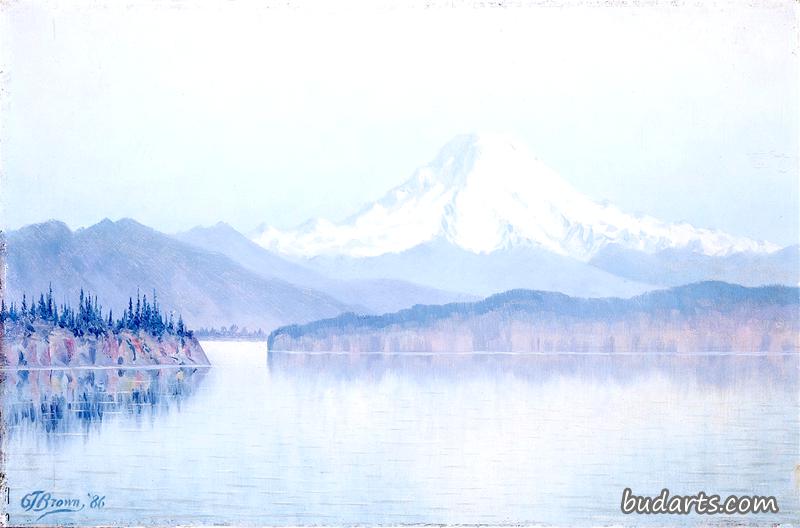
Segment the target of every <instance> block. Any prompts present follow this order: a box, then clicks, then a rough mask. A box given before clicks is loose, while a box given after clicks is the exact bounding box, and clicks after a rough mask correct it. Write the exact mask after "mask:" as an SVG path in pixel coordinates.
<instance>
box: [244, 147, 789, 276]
mask: <svg viewBox="0 0 800 528" xmlns="http://www.w3.org/2000/svg"><path fill="white" fill-rule="evenodd" d="M254 240H255V241H256V242H257V243H259V244H260V245H262V246H263V247H265V248H267V249H270V250H274V251H277V252H279V253H282V254H285V255H294V256H299V257H314V256H319V255H325V256H335V255H340V256H348V257H375V256H379V255H383V254H387V253H399V252H403V251H406V250H408V249H411V248H413V247H416V246H419V245H420V244H424V243H427V242H431V241H434V240H441V241H446V242H448V243H450V244H452V245H454V246H456V247H458V248H461V249H463V250H466V251H469V252H472V253H476V254H488V253H492V252H495V251H498V250H503V249H510V248H514V247H531V248H538V249H543V250H546V251H549V252H552V253H555V254H557V255H562V256H566V257H571V258H574V259H578V260H580V261H584V262H587V261H589V260H590V259H591V258H592V257H593V256H594V255H596V254H597V253H598V252H599V251H600V250H601V249H603V248H604V247H606V246H609V245H614V246H615V247H619V248H624V249H629V250H635V251H641V252H644V253H650V254H652V253H656V252H659V251H663V250H666V249H690V250H692V251H693V252H697V253H700V254H704V255H708V256H725V255H730V254H734V253H740V252H755V253H771V252H773V251H777V250H779V249H780V247H779V246H777V245H774V244H771V243H768V242H764V241H756V240H752V239H748V238H744V237H737V236H733V235H730V234H728V233H724V232H721V231H716V230H710V229H701V228H696V227H693V226H692V225H690V224H687V223H667V222H663V221H660V220H658V219H656V218H653V217H650V216H638V215H637V216H634V215H630V214H626V213H624V212H622V211H621V210H619V209H618V208H617V207H615V206H613V205H609V204H605V203H598V202H596V201H594V200H592V199H590V198H589V197H587V196H585V195H583V194H581V193H580V192H578V191H577V190H576V189H574V188H573V187H572V186H571V185H570V184H569V183H568V182H566V181H565V180H564V179H563V178H562V177H561V176H560V175H559V174H558V173H557V172H555V171H554V170H553V169H551V168H549V167H548V166H546V165H545V164H544V163H543V162H542V161H540V160H539V159H538V158H537V157H535V156H534V155H533V154H531V153H530V152H529V151H528V149H527V148H526V147H525V146H524V145H522V144H521V143H519V142H518V141H515V140H514V139H512V138H509V137H506V136H502V135H476V134H471V135H463V136H457V137H456V138H454V139H453V140H451V141H450V142H449V143H448V144H447V145H445V146H444V147H443V148H442V149H441V151H440V152H439V154H438V155H437V157H436V159H434V160H433V161H432V162H431V163H429V164H428V165H425V166H423V167H421V168H419V169H417V170H416V172H415V173H414V175H413V176H412V177H411V178H410V179H409V180H408V181H406V182H405V183H403V184H402V185H400V186H399V187H396V188H394V189H392V190H391V191H389V192H388V193H387V194H386V195H385V196H384V197H383V198H381V199H380V200H378V201H377V202H374V203H372V204H370V205H368V206H366V207H364V208H363V209H362V210H361V211H359V212H358V213H356V214H355V215H353V216H351V217H349V218H347V219H346V220H344V221H343V222H341V223H333V222H330V221H328V220H324V219H319V220H315V221H311V222H307V223H306V224H304V225H303V226H300V227H299V228H297V229H295V230H289V231H281V230H278V229H275V228H272V227H268V228H265V229H263V230H261V231H260V232H258V233H256V235H255V237H254Z"/></svg>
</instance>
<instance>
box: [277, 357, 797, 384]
mask: <svg viewBox="0 0 800 528" xmlns="http://www.w3.org/2000/svg"><path fill="white" fill-rule="evenodd" d="M267 363H268V367H269V370H270V372H271V373H272V374H273V375H279V376H289V377H303V378H304V379H305V380H308V379H314V378H328V379H330V378H335V379H340V380H352V381H359V380H360V381H362V382H377V381H380V380H381V379H383V378H384V377H386V376H401V377H404V378H409V379H412V380H415V381H416V382H419V383H429V382H431V381H447V380H451V381H463V380H464V379H476V378H480V379H498V378H501V379H502V378H506V377H509V376H513V377H514V378H517V379H520V380H524V381H526V382H528V383H544V382H547V381H549V380H554V379H563V378H574V379H578V380H580V381H582V382H593V383H594V382H596V383H614V384H626V383H635V382H636V381H638V380H641V379H643V378H652V377H654V376H658V377H662V378H666V379H671V380H680V381H681V383H684V384H692V385H694V386H706V387H708V388H725V387H732V386H743V385H748V384H752V383H756V384H759V385H760V384H765V382H766V381H767V380H768V382H769V383H768V385H769V386H770V387H771V388H781V387H783V388H785V389H788V390H795V389H796V387H797V383H798V378H799V374H800V356H798V355H797V354H775V355H731V354H711V355H708V354H695V355H674V354H631V355H626V354H498V353H474V354H460V353H452V354H441V353H440V354H381V353H377V354H342V353H295V352H271V353H270V354H269V356H268V359H267Z"/></svg>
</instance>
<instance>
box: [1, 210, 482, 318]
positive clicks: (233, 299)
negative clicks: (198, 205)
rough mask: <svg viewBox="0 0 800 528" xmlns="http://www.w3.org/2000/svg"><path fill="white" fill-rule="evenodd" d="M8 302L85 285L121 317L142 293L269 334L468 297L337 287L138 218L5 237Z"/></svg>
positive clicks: (212, 231)
mask: <svg viewBox="0 0 800 528" xmlns="http://www.w3.org/2000/svg"><path fill="white" fill-rule="evenodd" d="M6 266H7V276H6V285H5V292H4V295H5V297H6V298H7V299H9V300H14V299H16V300H20V299H21V298H22V295H23V294H27V295H28V296H29V298H30V296H31V295H38V293H39V292H43V291H47V288H48V286H49V284H50V283H52V286H53V289H54V290H55V292H56V295H57V296H59V297H58V298H59V299H61V298H64V299H75V298H77V296H78V292H79V291H80V289H81V288H83V289H85V290H87V291H91V292H92V293H95V294H98V295H99V296H100V297H101V298H102V299H105V301H104V302H106V303H109V305H107V306H106V308H113V309H115V310H119V312H121V311H122V309H123V307H125V306H126V305H127V302H128V298H129V297H130V296H133V297H134V299H135V297H136V293H137V290H139V291H140V292H141V293H142V294H144V295H148V296H151V295H152V291H153V290H156V291H157V294H158V296H159V300H160V302H161V305H162V306H163V307H165V308H167V309H172V310H175V311H176V312H180V313H181V314H182V315H183V317H184V319H185V320H186V321H187V323H188V324H189V325H190V326H191V327H195V328H196V327H200V326H205V327H220V326H223V325H224V326H230V325H231V324H236V325H238V326H239V327H240V328H241V327H249V328H250V329H256V328H263V329H264V330H266V331H269V330H271V329H273V328H275V327H277V326H280V325H283V324H288V323H292V322H300V321H310V320H314V319H319V318H321V317H330V316H334V315H337V314H339V313H342V312H345V311H356V312H360V313H384V312H387V311H393V310H398V309H400V308H403V307H407V306H411V305H413V304H417V303H421V302H422V303H442V302H452V301H457V300H469V299H472V297H470V296H468V295H463V294H451V293H448V292H444V291H441V290H436V289H432V288H426V287H421V286H418V285H415V284H410V283H406V282H402V281H392V280H374V281H369V280H365V281H349V282H346V281H337V280H333V279H328V278H326V277H324V276H322V275H320V274H318V273H315V272H313V271H310V270H307V269H304V268H303V267H302V266H299V265H297V264H294V263H292V262H289V261H287V260H285V259H283V258H281V257H279V256H277V255H274V254H271V253H270V252H268V251H266V250H264V249H263V248H261V247H259V246H258V245H256V244H254V243H253V242H251V241H250V240H248V239H247V238H246V237H244V236H243V235H241V234H240V233H238V232H237V231H235V230H233V229H232V228H230V227H229V226H227V225H224V224H218V225H217V226H215V227H212V228H197V229H193V230H191V231H189V232H187V233H182V234H179V235H176V236H170V235H166V234H163V233H159V232H158V231H155V230H154V229H151V228H149V227H146V226H144V225H142V224H139V223H138V222H136V221H134V220H130V219H122V220H119V221H116V222H112V221H110V220H104V221H102V222H100V223H98V224H96V225H93V226H91V227H89V228H86V229H78V230H77V231H74V232H73V231H71V230H70V229H69V228H68V227H67V226H66V225H65V224H63V223H62V222H58V221H49V222H45V223H42V224H35V225H31V226H27V227H24V228H22V229H19V230H16V231H11V232H9V233H7V235H6Z"/></svg>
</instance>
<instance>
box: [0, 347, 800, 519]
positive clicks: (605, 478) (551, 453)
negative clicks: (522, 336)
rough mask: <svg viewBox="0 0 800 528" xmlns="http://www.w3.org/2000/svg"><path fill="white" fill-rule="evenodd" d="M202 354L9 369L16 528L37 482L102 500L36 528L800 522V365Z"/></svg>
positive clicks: (757, 360)
mask: <svg viewBox="0 0 800 528" xmlns="http://www.w3.org/2000/svg"><path fill="white" fill-rule="evenodd" d="M203 346H204V348H205V350H206V351H207V353H208V356H209V358H210V360H211V362H212V364H213V367H212V368H210V369H199V370H196V371H194V372H192V371H188V370H187V371H179V370H177V369H162V370H154V371H152V372H148V373H142V372H137V371H135V370H132V369H123V370H120V371H117V370H111V371H97V372H96V373H95V374H94V375H93V376H91V377H90V376H88V375H87V371H79V370H67V371H40V372H38V373H33V372H31V373H28V374H22V373H9V372H5V373H4V375H5V376H7V378H6V380H5V383H4V384H3V390H4V391H5V393H4V395H3V402H4V406H5V407H4V416H5V417H6V418H5V420H6V433H7V434H6V435H5V438H4V451H5V454H6V472H7V474H8V478H9V482H11V483H12V485H13V487H12V489H11V497H10V499H11V504H10V510H9V511H10V514H11V521H12V523H13V524H32V523H34V522H35V521H36V518H37V517H38V514H33V513H32V512H25V511H23V508H22V506H21V504H20V501H21V499H22V497H23V496H24V495H25V494H26V493H28V492H30V491H33V490H48V491H51V492H52V493H53V494H54V495H63V496H76V495H80V493H79V492H80V491H81V490H83V495H84V496H85V495H87V494H90V493H94V494H101V495H104V496H105V497H106V499H105V506H104V508H102V509H90V508H88V507H87V508H85V509H83V510H82V511H80V512H77V513H63V514H53V515H50V516H48V517H45V518H44V519H42V520H41V521H39V522H43V523H59V524H70V523H76V524H115V523H136V524H145V525H147V524H173V523H180V524H190V523H200V524H202V523H225V522H227V523H233V524H244V525H247V524H259V525H351V524H401V523H448V524H459V523H465V524H536V525H539V524H543V525H576V526H598V525H603V526H606V525H611V524H614V525H619V524H623V525H630V524H643V523H649V524H653V525H675V524H681V525H697V524H717V523H719V522H724V521H727V522H736V523H744V524H746V525H751V524H752V525H768V524H771V523H775V522H783V523H788V522H793V521H794V520H796V519H797V518H798V514H800V503H799V502H798V493H799V490H798V483H797V481H796V479H797V475H796V473H795V469H794V468H795V465H796V464H797V462H798V460H800V443H799V442H798V435H797V432H798V431H800V417H799V413H798V410H800V403H799V401H798V400H799V398H800V396H799V395H798V367H800V358H798V356H797V355H786V356H772V357H764V356H731V355H698V356H690V357H674V356H669V355H660V356H609V355H574V354H573V355H569V354H565V355H517V354H514V355H512V354H495V355H490V354H442V355H400V354H397V355H361V356H355V355H345V354H300V353H281V352H276V353H271V354H270V357H269V360H267V357H266V347H265V346H264V345H263V344H260V343H220V342H207V343H204V344H203ZM178 372H182V373H181V374H178ZM84 394H85V395H86V396H85V397H84ZM59 398H63V400H62V399H59ZM42 401H47V402H48V406H47V410H46V412H45V407H42V406H41V402H42ZM76 401H79V402H83V403H82V404H81V405H76V404H74V403H73V404H72V405H71V406H70V405H66V403H70V402H76ZM53 402H61V403H58V404H57V405H56V404H54V403H53ZM51 404H53V405H56V406H55V407H52V406H50V405H51ZM52 409H55V410H56V411H58V410H59V409H60V411H59V412H60V415H59V414H58V412H55V411H53V412H51V410H52ZM98 409H105V412H99V411H98ZM625 487H630V488H632V489H633V491H634V492H635V493H637V494H640V495H653V496H655V495H657V494H658V493H659V492H660V491H661V489H662V488H664V487H666V488H669V489H670V491H671V492H672V493H673V494H686V495H690V494H696V493H697V492H699V491H701V490H703V491H705V492H707V493H718V494H720V495H723V496H726V495H728V494H737V495H741V494H758V495H775V496H776V497H777V499H778V504H779V506H780V508H781V512H780V513H779V514H777V515H771V514H761V515H748V516H732V517H724V516H713V517H708V516H704V517H701V516H698V515H689V516H625V515H623V514H622V513H621V512H620V507H619V503H620V498H621V494H622V490H623V489H624V488H625Z"/></svg>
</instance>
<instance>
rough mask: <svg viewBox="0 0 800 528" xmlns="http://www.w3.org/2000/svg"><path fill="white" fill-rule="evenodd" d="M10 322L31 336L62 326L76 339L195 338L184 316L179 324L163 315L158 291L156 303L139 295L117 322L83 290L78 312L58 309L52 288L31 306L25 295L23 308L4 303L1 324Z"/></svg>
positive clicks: (64, 307) (64, 306) (1, 303)
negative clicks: (110, 334)
mask: <svg viewBox="0 0 800 528" xmlns="http://www.w3.org/2000/svg"><path fill="white" fill-rule="evenodd" d="M6 322H10V323H17V324H23V325H25V326H26V327H27V330H28V331H30V332H33V331H35V330H36V327H37V326H40V325H49V326H51V327H55V326H58V327H59V328H66V329H68V330H71V331H72V332H73V334H75V336H76V337H79V336H84V335H87V334H89V335H94V336H100V335H104V334H106V333H108V332H113V333H115V334H118V333H120V332H121V331H123V330H130V331H132V332H138V331H144V332H147V333H149V334H150V335H153V336H155V337H161V336H163V335H164V334H169V335H177V336H179V337H181V338H182V337H192V334H193V332H192V331H191V330H189V329H187V328H186V325H185V324H184V323H183V318H182V317H181V316H178V322H177V323H175V322H174V320H173V316H172V314H171V313H170V314H169V315H168V316H166V315H165V314H162V312H161V309H160V307H159V305H158V298H157V297H156V292H155V291H153V301H152V303H151V302H150V301H148V300H147V295H145V296H144V297H142V296H140V294H139V293H138V292H137V293H136V304H135V305H134V303H133V297H129V298H128V307H127V308H126V309H125V310H123V312H122V316H121V317H119V318H117V319H115V318H114V314H113V312H112V311H111V310H110V309H109V310H108V314H107V315H104V312H103V307H102V306H101V305H100V304H98V302H97V296H96V295H95V296H94V297H92V296H91V295H90V294H86V293H84V291H83V289H81V293H80V299H79V301H78V308H77V310H76V309H74V308H72V306H70V305H69V303H62V304H61V305H57V304H56V302H55V301H54V300H53V288H52V287H50V288H49V289H48V291H47V294H44V293H42V294H39V301H38V302H34V301H31V302H30V304H29V303H28V299H27V296H26V295H25V294H23V295H22V302H21V303H20V305H19V306H17V304H16V303H14V302H12V303H11V304H10V305H9V306H6V302H5V299H0V323H3V324H5V323H6Z"/></svg>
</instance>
